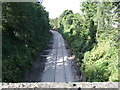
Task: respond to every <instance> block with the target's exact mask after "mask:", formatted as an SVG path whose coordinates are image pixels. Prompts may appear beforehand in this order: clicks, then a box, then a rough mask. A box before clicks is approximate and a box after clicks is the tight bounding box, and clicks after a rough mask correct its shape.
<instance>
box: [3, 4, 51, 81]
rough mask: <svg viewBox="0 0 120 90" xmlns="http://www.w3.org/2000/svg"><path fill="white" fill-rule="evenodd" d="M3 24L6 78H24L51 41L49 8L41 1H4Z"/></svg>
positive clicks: (15, 79)
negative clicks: (45, 7)
mask: <svg viewBox="0 0 120 90" xmlns="http://www.w3.org/2000/svg"><path fill="white" fill-rule="evenodd" d="M2 26H3V27H2V78H3V82H20V81H21V79H22V76H23V74H24V73H25V72H26V71H28V70H29V69H30V66H31V64H32V62H33V60H34V59H35V57H36V56H37V54H38V53H39V52H41V51H42V50H43V49H44V47H45V46H46V44H47V42H48V41H49V38H50V36H51V33H50V32H49V28H50V25H49V19H48V12H47V11H45V9H44V7H43V6H42V5H41V4H40V3H31V2H27V3H26V2H19V3H17V2H16V3H15V2H14V3H13V2H12V3H10V2H4V3H3V4H2Z"/></svg>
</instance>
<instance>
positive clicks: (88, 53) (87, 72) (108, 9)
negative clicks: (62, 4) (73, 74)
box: [50, 2, 120, 82]
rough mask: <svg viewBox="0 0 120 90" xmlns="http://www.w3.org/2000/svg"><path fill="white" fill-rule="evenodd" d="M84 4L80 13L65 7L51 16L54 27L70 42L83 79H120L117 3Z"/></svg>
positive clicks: (101, 80) (97, 80)
mask: <svg viewBox="0 0 120 90" xmlns="http://www.w3.org/2000/svg"><path fill="white" fill-rule="evenodd" d="M81 7H82V8H81V10H82V12H83V14H81V15H80V14H79V13H76V14H74V13H73V12H72V11H71V10H65V11H64V12H63V13H62V14H61V15H60V16H59V17H58V18H55V19H53V20H50V24H51V28H54V27H56V28H57V30H58V31H59V32H60V33H62V35H63V37H64V38H65V39H66V40H67V41H68V43H69V44H70V46H71V49H72V51H73V53H74V55H75V57H76V60H77V62H78V63H79V67H78V70H79V71H80V74H81V75H82V76H83V81H95V82H99V81H100V82H104V81H112V82H113V81H118V67H119V66H120V64H118V45H117V41H118V38H117V37H118V27H116V25H117V23H118V19H117V18H118V3H117V2H116V3H115V2H82V4H81ZM56 21H57V23H56Z"/></svg>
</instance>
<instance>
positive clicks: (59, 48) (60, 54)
mask: <svg viewBox="0 0 120 90" xmlns="http://www.w3.org/2000/svg"><path fill="white" fill-rule="evenodd" d="M50 31H51V32H52V33H53V46H52V49H51V51H50V53H49V54H48V57H47V61H46V63H45V69H44V71H43V75H42V78H41V82H74V81H77V80H78V77H77V74H76V72H75V70H74V67H72V65H71V60H69V59H68V52H67V49H66V47H65V43H64V39H63V37H62V36H61V34H60V33H58V32H57V31H53V30H50Z"/></svg>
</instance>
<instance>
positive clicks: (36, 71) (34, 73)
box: [23, 35, 53, 82]
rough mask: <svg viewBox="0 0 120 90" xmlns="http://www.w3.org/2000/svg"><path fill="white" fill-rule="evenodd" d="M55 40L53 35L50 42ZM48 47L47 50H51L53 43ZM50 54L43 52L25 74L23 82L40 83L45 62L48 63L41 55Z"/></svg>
mask: <svg viewBox="0 0 120 90" xmlns="http://www.w3.org/2000/svg"><path fill="white" fill-rule="evenodd" d="M52 40H53V35H52V37H51V39H50V41H52ZM50 41H49V43H48V45H47V46H46V48H45V50H48V49H51V48H52V46H49V45H52V44H53V43H52V42H50ZM48 53H49V52H45V51H43V52H41V53H40V54H39V55H38V57H37V58H36V60H35V61H34V62H33V64H32V66H31V69H30V70H29V71H28V72H25V74H24V77H23V82H40V81H41V77H42V73H43V70H44V67H45V62H46V57H42V56H41V55H47V54H48Z"/></svg>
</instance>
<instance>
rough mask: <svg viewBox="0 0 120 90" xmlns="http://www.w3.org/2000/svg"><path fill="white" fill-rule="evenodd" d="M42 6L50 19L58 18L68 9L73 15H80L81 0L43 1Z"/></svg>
mask: <svg viewBox="0 0 120 90" xmlns="http://www.w3.org/2000/svg"><path fill="white" fill-rule="evenodd" d="M42 5H43V6H44V7H46V10H47V11H48V12H49V17H50V18H52V19H53V18H56V17H58V16H59V15H61V13H62V12H63V11H64V10H66V9H68V10H72V11H73V13H80V12H81V11H80V0H43V3H42Z"/></svg>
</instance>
